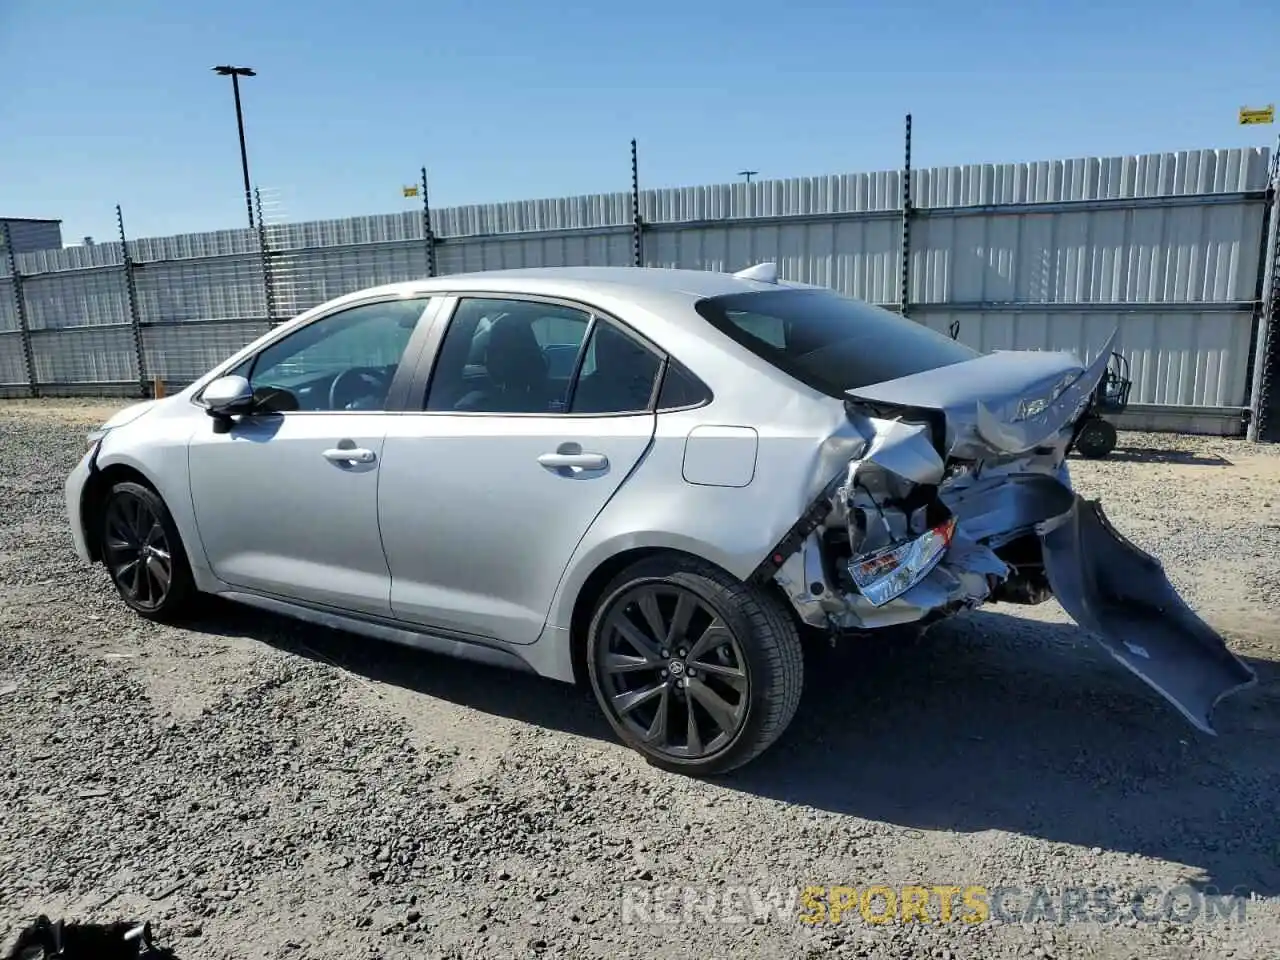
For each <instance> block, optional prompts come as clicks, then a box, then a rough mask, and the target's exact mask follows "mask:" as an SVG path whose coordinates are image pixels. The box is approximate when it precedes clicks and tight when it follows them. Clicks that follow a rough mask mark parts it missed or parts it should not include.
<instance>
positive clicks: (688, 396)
mask: <svg viewBox="0 0 1280 960" xmlns="http://www.w3.org/2000/svg"><path fill="white" fill-rule="evenodd" d="M710 399H711V391H710V390H708V389H707V386H706V384H704V383H703V382H702V381H701V380H699V379H698V378H697V377H695V376H694V375H693V374H692V373H689V372H688V371H687V370H685V369H684V368H683V367H681V366H679V365H678V364H676V362H675V361H674V360H673V361H671V362H669V363H668V364H667V373H666V376H664V377H663V378H662V390H661V391H660V392H659V393H658V409H659V410H678V409H680V408H681V407H696V406H698V405H699V404H701V403H706V402H708V401H709V400H710Z"/></svg>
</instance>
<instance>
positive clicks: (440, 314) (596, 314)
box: [406, 288, 711, 420]
mask: <svg viewBox="0 0 1280 960" xmlns="http://www.w3.org/2000/svg"><path fill="white" fill-rule="evenodd" d="M439 296H440V307H439V309H438V310H437V312H436V314H435V318H434V323H433V326H432V329H431V333H430V336H429V337H427V338H426V339H425V340H424V342H423V346H422V350H421V351H420V353H419V355H418V359H417V363H416V369H415V371H414V375H413V379H412V380H411V381H409V387H408V395H407V397H406V404H407V405H408V406H409V407H410V409H409V410H408V411H407V412H409V413H416V414H421V415H424V416H437V417H440V416H443V417H526V418H527V417H572V418H575V419H579V420H581V419H597V420H598V419H602V418H605V417H638V416H649V415H652V414H655V413H666V412H668V409H671V410H675V409H680V410H685V409H689V410H692V409H696V408H697V407H699V406H704V405H705V404H707V403H710V402H711V400H710V398H711V389H710V388H709V387H707V386H706V384H705V382H704V381H703V380H702V379H701V378H700V377H698V376H697V375H696V374H693V373H692V371H690V370H689V367H688V366H687V365H685V364H683V363H680V362H679V361H678V360H677V361H675V362H676V363H677V365H678V366H679V367H680V368H681V370H683V371H685V372H686V373H688V374H689V375H690V376H691V377H692V379H694V380H695V381H696V382H698V383H699V384H701V385H702V387H703V389H704V390H705V392H706V395H707V399H706V400H704V401H702V402H701V403H699V404H695V405H693V406H689V407H679V408H663V409H662V410H658V409H657V402H658V397H659V396H661V394H662V385H663V383H664V382H665V381H666V373H667V366H668V364H669V363H670V362H671V361H672V360H673V359H674V358H672V356H671V355H670V354H669V353H668V352H667V351H666V350H664V349H662V348H661V347H659V346H658V345H657V344H656V343H654V342H653V341H652V340H650V339H649V338H648V337H646V336H645V335H644V334H642V333H640V332H639V331H638V330H636V329H635V327H633V326H631V325H630V324H629V323H627V322H626V321H625V320H621V319H619V318H618V317H617V316H615V315H614V314H612V313H609V312H608V311H605V310H601V309H600V308H599V307H596V306H592V305H591V304H589V303H585V302H583V301H580V300H573V299H571V298H568V297H557V296H553V295H549V294H539V293H522V292H512V291H506V290H504V291H500V292H497V291H488V290H476V289H471V288H456V289H453V290H448V291H442V292H441V293H440V295H439ZM463 300H516V301H520V302H522V303H545V304H547V305H549V306H557V307H567V308H568V309H571V310H577V311H579V312H581V313H583V314H586V316H587V318H588V320H587V330H586V333H585V334H583V337H582V343H581V344H580V345H579V347H578V355H577V356H576V357H575V358H574V365H573V373H572V374H571V376H570V381H569V393H568V396H567V397H566V407H567V406H569V405H571V404H572V403H573V394H574V392H575V391H576V390H577V385H578V376H579V374H580V372H581V369H582V364H583V362H584V361H585V358H586V351H587V349H588V346H589V344H590V342H591V335H592V333H593V332H594V330H595V326H596V321H597V320H602V321H604V322H606V323H610V324H612V325H613V326H615V327H617V328H618V330H619V331H621V332H622V334H623V335H624V336H627V337H630V338H631V339H632V340H634V341H635V342H636V344H638V345H639V346H642V347H644V348H645V349H646V350H648V351H649V352H650V353H652V354H653V355H654V356H656V357H657V358H658V363H659V366H658V374H657V376H655V377H654V386H653V390H652V392H651V393H650V394H649V403H648V406H647V407H646V408H645V409H644V410H627V411H623V412H620V413H571V412H570V411H569V410H567V409H566V410H562V411H559V412H555V411H546V412H535V413H500V412H495V411H490V410H426V409H423V407H424V405H425V404H426V402H427V390H428V389H429V388H430V386H431V381H432V380H433V379H434V378H435V372H436V365H437V364H438V363H439V360H440V354H441V352H442V350H441V348H442V347H443V346H444V339H445V337H446V336H448V333H449V329H450V328H451V327H452V326H453V320H454V317H455V316H456V314H457V311H458V306H459V305H460V304H461V303H462V301H463ZM414 398H417V399H416V402H415V400H414ZM415 406H416V409H414V407H415Z"/></svg>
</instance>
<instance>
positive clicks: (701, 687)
mask: <svg viewBox="0 0 1280 960" xmlns="http://www.w3.org/2000/svg"><path fill="white" fill-rule="evenodd" d="M685 689H686V692H687V693H688V694H689V696H691V697H693V699H695V700H697V701H698V703H699V704H701V705H702V707H703V708H704V709H705V710H706V711H707V713H709V714H710V715H711V719H712V720H714V721H715V722H716V725H717V726H718V727H719V728H720V729H721V730H723V731H724V732H725V733H732V732H733V731H734V729H735V728H736V727H737V725H738V711H739V710H740V709H741V707H740V706H738V707H735V706H734V705H733V704H731V703H729V701H727V700H725V699H724V697H722V696H720V694H718V693H716V692H715V691H714V690H712V689H711V688H710V687H708V686H707V685H706V684H705V683H703V682H702V681H701V680H699V679H697V678H696V677H691V678H690V679H689V686H688V687H686V688H685Z"/></svg>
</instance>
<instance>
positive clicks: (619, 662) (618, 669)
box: [604, 653, 659, 673]
mask: <svg viewBox="0 0 1280 960" xmlns="http://www.w3.org/2000/svg"><path fill="white" fill-rule="evenodd" d="M658 666H659V662H658V661H656V660H650V659H648V658H646V657H629V656H627V655H626V654H625V653H611V654H609V655H608V656H606V657H605V661H604V668H605V670H606V671H608V672H609V673H635V672H636V671H637V670H656V669H658Z"/></svg>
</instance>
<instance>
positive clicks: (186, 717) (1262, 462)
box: [0, 402, 1280, 960]
mask: <svg viewBox="0 0 1280 960" xmlns="http://www.w3.org/2000/svg"><path fill="white" fill-rule="evenodd" d="M100 419H101V416H100V411H98V410H95V409H92V408H90V407H89V406H87V405H85V404H68V403H61V402H59V403H56V404H55V403H45V404H39V405H33V404H3V405H0V446H2V447H3V452H4V458H3V460H2V461H0V936H3V935H4V932H6V931H10V930H12V929H13V928H14V927H16V926H17V925H18V924H19V923H20V922H22V920H23V918H24V917H26V916H28V915H29V914H33V913H35V912H37V911H44V912H47V913H50V914H53V915H64V914H65V915H67V916H82V917H85V918H89V919H98V920H115V919H121V918H134V917H137V918H148V919H151V920H152V921H153V923H154V924H155V926H156V932H157V934H158V936H159V937H160V938H161V940H162V942H165V943H168V944H171V945H173V946H174V947H176V949H177V950H178V952H179V955H180V956H181V957H182V958H184V960H187V958H215V957H306V958H311V957H326V958H327V957H333V958H339V957H341V958H353V957H387V958H390V957H458V958H463V957H465V958H473V957H486V956H493V957H624V956H647V957H679V956H700V957H710V956H761V957H773V956H779V957H818V956H842V957H859V956H862V957H904V958H905V957H933V958H978V957H982V958H988V957H1054V958H1059V957H1072V956H1085V955H1089V956H1101V957H1117V958H1118V957H1130V956H1142V957H1150V958H1157V957H1192V956H1228V955H1232V953H1231V952H1232V951H1234V955H1235V956H1238V957H1250V956H1265V955H1268V951H1271V954H1272V955H1274V953H1275V951H1277V950H1280V901H1277V899H1276V898H1277V895H1280V826H1278V825H1277V818H1276V816H1275V811H1276V809H1277V801H1278V800H1280V751H1278V750H1277V747H1278V746H1280V713H1278V711H1277V707H1278V706H1280V695H1278V694H1280V669H1277V666H1276V660H1277V658H1280V599H1277V598H1278V597H1280V593H1278V592H1277V587H1280V548H1277V547H1276V546H1275V544H1276V542H1277V533H1278V532H1280V470H1278V469H1277V468H1278V467H1280V456H1277V453H1278V452H1277V451H1268V450H1266V449H1265V448H1249V447H1247V446H1246V445H1244V444H1243V443H1240V442H1234V441H1218V440H1202V439H1189V438H1175V437H1168V436H1138V435H1132V434H1129V435H1123V436H1122V438H1121V449H1120V450H1119V451H1118V455H1117V456H1116V457H1115V458H1114V459H1111V460H1106V461H1102V462H1099V463H1089V462H1083V461H1073V464H1072V471H1073V475H1074V476H1075V478H1076V482H1077V484H1078V485H1079V486H1080V487H1081V488H1082V489H1083V490H1084V492H1086V493H1087V494H1089V495H1095V496H1100V497H1102V498H1103V499H1104V502H1105V503H1106V505H1107V507H1108V512H1109V514H1110V516H1111V517H1112V518H1113V520H1115V522H1116V523H1117V525H1118V526H1119V527H1120V528H1121V529H1122V530H1123V531H1125V532H1126V533H1128V534H1130V535H1131V536H1132V537H1133V539H1135V541H1137V542H1138V543H1139V544H1140V545H1142V546H1144V547H1146V548H1148V549H1151V550H1152V551H1153V552H1155V553H1156V554H1157V555H1159V556H1160V557H1161V558H1162V559H1163V560H1164V561H1165V563H1166V565H1167V567H1168V569H1169V571H1170V573H1171V576H1173V578H1174V580H1175V581H1176V582H1177V583H1178V584H1179V586H1180V587H1181V588H1182V589H1184V591H1185V592H1186V593H1187V594H1188V596H1189V597H1190V599H1192V600H1193V602H1194V603H1195V604H1196V605H1197V607H1198V608H1199V609H1200V610H1201V611H1202V612H1203V613H1204V615H1205V616H1206V617H1207V618H1208V619H1209V620H1210V621H1211V622H1213V623H1214V624H1215V625H1217V626H1218V627H1219V628H1220V629H1222V630H1223V631H1224V632H1225V633H1226V634H1227V635H1228V637H1229V638H1230V639H1231V641H1232V644H1233V646H1235V647H1236V649H1238V650H1239V651H1240V652H1241V653H1242V654H1244V655H1245V656H1248V657H1250V658H1251V659H1252V660H1253V662H1254V665H1255V667H1256V668H1257V670H1258V672H1259V676H1260V680H1261V683H1260V684H1259V686H1258V688H1257V689H1255V690H1253V691H1250V692H1248V693H1246V694H1244V695H1242V696H1240V697H1238V698H1236V699H1234V700H1232V701H1229V702H1227V703H1226V704H1224V705H1223V706H1222V708H1221V709H1220V712H1219V716H1218V721H1219V728H1220V731H1221V734H1222V735H1221V736H1220V737H1219V738H1217V739H1216V740H1214V739H1210V738H1206V737H1202V736H1200V735H1198V734H1197V733H1196V732H1195V731H1194V730H1192V729H1191V728H1189V727H1188V726H1186V725H1185V724H1184V723H1183V721H1182V720H1181V719H1180V718H1179V717H1178V716H1176V714H1175V713H1174V712H1173V711H1172V710H1171V709H1169V708H1168V707H1167V706H1166V705H1165V704H1164V702H1163V701H1162V700H1160V699H1159V698H1158V697H1156V696H1155V695H1154V694H1151V693H1150V692H1149V691H1147V690H1146V688H1145V687H1144V686H1143V685H1142V684H1140V683H1139V682H1137V681H1136V680H1134V679H1133V678H1132V677H1130V676H1128V675H1127V674H1126V673H1125V672H1124V671H1122V670H1119V669H1118V668H1116V667H1115V666H1113V665H1112V664H1111V663H1110V662H1109V661H1108V660H1107V658H1106V657H1105V656H1104V655H1102V654H1101V653H1100V652H1099V650H1098V649H1097V648H1096V647H1095V646H1094V645H1093V644H1092V643H1091V642H1089V641H1088V640H1087V638H1084V637H1082V636H1081V635H1080V634H1079V632H1078V631H1076V630H1075V629H1074V627H1072V626H1070V624H1068V623H1066V622H1065V621H1064V618H1063V617H1062V615H1061V613H1060V611H1057V609H1056V607H1055V606H1054V605H1052V604H1049V605H1046V606H1045V607H1043V608H1035V609H1033V610H1026V609H1019V608H1011V607H993V608H990V609H989V610H984V611H981V612H978V613H975V614H972V615H970V616H966V617H964V618H961V619H958V620H956V621H955V622H952V623H947V624H944V625H942V626H940V627H939V628H938V629H937V630H936V631H934V632H931V633H930V635H929V636H928V637H927V638H926V639H925V640H924V641H923V642H922V643H921V644H919V645H916V646H912V647H910V648H906V647H895V646H893V645H891V644H887V643H877V642H874V641H873V642H869V643H867V644H866V645H864V646H862V647H860V648H858V649H838V650H834V651H830V650H814V651H811V652H810V658H811V664H810V669H809V671H808V676H809V684H808V687H807V688H806V692H805V696H804V700H803V702H802V703H801V707H800V712H799V714H798V715H797V717H796V720H795V722H794V723H793V724H792V727H791V729H790V730H789V731H788V733H787V734H786V735H785V736H784V738H783V740H782V741H780V742H779V743H778V744H777V746H776V747H775V748H774V749H773V750H771V751H770V752H769V753H767V754H766V755H765V756H764V757H762V758H760V759H759V760H758V761H757V762H756V763H754V764H752V765H751V766H749V767H748V768H746V769H745V770H743V771H741V772H740V773H738V774H736V775H734V776H732V777H729V778H726V779H724V780H722V781H718V782H715V783H708V782H698V781H692V780H686V779H682V778H680V777H676V776H672V775H669V774H664V773H661V772H659V771H656V770H654V769H652V768H650V767H647V766H646V765H645V764H643V763H642V762H641V761H640V760H639V759H638V758H637V757H636V756H635V755H634V754H632V753H631V752H629V751H627V750H625V749H623V748H622V747H621V746H619V745H618V744H617V743H616V742H614V740H613V739H612V738H611V737H610V736H609V733H608V729H607V727H606V725H605V724H604V722H603V720H602V719H600V718H599V717H598V716H597V715H596V712H595V708H594V705H593V703H592V702H591V700H590V698H589V697H588V696H586V695H585V694H583V693H582V692H581V691H575V690H572V689H570V688H567V687H562V686H560V685H557V684H554V683H551V682H545V681H540V680H537V679H534V678H530V677H526V676H519V675H514V674H509V673H506V672H503V671H500V670H493V669H487V668H482V667H478V666H474V665H470V664H465V663H461V662H458V661H449V660H443V659H440V658H434V657H428V656H425V655H422V654H419V653H415V652H413V651H406V650H400V649H396V648H391V647H386V646H381V645H378V644H374V643H372V642H371V641H365V640H361V639H359V638H355V637H348V636H344V635H340V634H335V633H331V632H328V631H323V630H317V629H315V628H312V627H309V626H304V625H301V624H295V623H291V622H287V621H284V620H281V619H278V618H273V617H265V616H262V615H259V614H257V613H254V612H251V611H247V610H241V609H238V608H233V607H230V606H229V605H221V606H215V607H214V609H213V611H212V613H211V614H210V615H209V616H208V617H206V618H205V619H204V620H202V621H201V622H200V623H199V624H198V625H197V626H196V628H195V629H188V630H178V629H173V628H167V627H159V626H154V625H151V624H148V623H145V622H143V621H141V620H139V619H137V618H136V617H133V616H131V615H130V614H128V613H127V611H126V610H125V608H124V607H123V606H122V605H121V604H119V603H118V602H117V601H116V599H115V597H114V594H113V593H112V591H111V589H110V586H109V584H108V582H107V580H106V578H105V576H104V575H103V573H102V572H101V571H100V570H96V569H94V570H91V569H86V568H84V567H83V566H82V565H81V564H80V563H79V562H78V561H77V560H76V558H75V557H74V555H73V554H72V552H71V549H70V542H69V538H68V535H67V532H66V525H65V523H66V522H65V518H64V516H63V512H62V511H63V507H62V499H61V492H62V483H63V480H64V478H65V475H66V472H67V471H68V470H69V469H70V467H71V465H72V464H73V463H74V461H75V459H76V458H77V457H78V456H79V455H80V453H81V451H82V449H83V435H84V430H85V429H86V428H88V427H91V426H93V425H94V423H95V422H96V421H98V420H100ZM1214 458H1218V459H1214ZM1219 459H1225V460H1227V461H1230V463H1228V464H1223V463H1221V462H1218V460H1219ZM1139 461H1141V462H1139ZM1206 504H1207V505H1208V509H1205V508H1204V505H1206ZM875 883H885V884H890V885H899V886H900V885H902V884H912V883H923V884H925V885H929V886H931V885H935V884H954V885H957V886H965V885H971V884H982V885H986V886H988V887H995V886H999V885H1014V886H1022V887H1029V886H1031V885H1036V884H1039V885H1044V886H1046V887H1047V888H1049V889H1051V890H1055V891H1057V890H1061V889H1062V888H1064V887H1071V886H1081V885H1083V886H1089V887H1094V886H1099V885H1104V884H1109V885H1113V886H1115V887H1117V888H1120V889H1123V890H1132V889H1134V888H1136V887H1141V886H1143V885H1145V884H1154V885H1156V886H1157V887H1161V888H1164V889H1167V888H1171V887H1174V886H1176V885H1178V884H1180V883H1190V884H1193V885H1204V884H1211V885H1215V886H1217V887H1220V888H1224V889H1229V888H1231V887H1234V886H1237V885H1238V886H1239V887H1240V888H1241V889H1242V890H1244V891H1246V892H1248V893H1250V894H1251V895H1252V896H1254V897H1255V899H1253V900H1251V901H1250V902H1249V903H1248V905H1247V906H1248V915H1247V918H1246V920H1245V922H1244V923H1243V924H1240V923H1235V922H1225V921H1221V920H1218V921H1215V922H1210V921H1207V920H1204V919H1203V918H1201V919H1198V920H1195V921H1193V922H1190V923H1177V922H1172V921H1169V920H1167V919H1166V920H1158V919H1157V920H1152V921H1151V922H1136V921H1129V920H1125V919H1123V918H1121V919H1117V920H1116V921H1114V922H1111V923H1105V924H1094V923H1090V924H1084V923H1074V924H1069V925H1059V924H1054V923H1049V922H1043V921H1041V922H1035V923H1020V922H990V923H982V924H974V925H968V924H963V923H954V922H953V923H933V924H927V925H926V924H918V923H914V924H900V923H893V924H886V925H878V924H871V923H867V922H865V921H864V920H863V919H862V918H861V917H860V916H858V915H857V914H856V912H855V914H854V915H853V916H852V917H848V918H846V919H845V920H844V921H843V922H841V923H839V924H819V925H815V926H808V925H805V924H803V923H800V922H798V920H797V919H796V916H797V914H798V913H799V908H795V909H792V910H790V911H787V910H783V911H782V913H781V914H774V915H771V916H770V917H769V919H767V920H764V921H762V922H752V920H751V918H750V917H748V918H746V922H741V923H729V922H715V920H714V919H713V920H707V919H705V918H704V917H703V916H702V915H701V914H699V913H697V912H696V911H695V912H694V913H693V915H692V918H691V919H690V920H689V921H688V922H676V923H660V922H655V921H652V919H651V920H650V922H647V923H646V922H640V921H637V922H630V923H624V922H623V919H624V918H623V911H622V903H623V897H624V893H625V892H626V891H630V892H631V893H630V895H631V896H633V897H635V898H638V901H637V902H656V901H657V900H659V899H661V898H663V897H667V898H670V897H673V896H674V897H676V898H677V899H676V901H675V902H677V903H678V902H679V897H681V896H683V895H684V893H683V892H684V891H685V890H686V888H687V889H688V890H690V891H692V895H696V896H698V897H701V898H702V899H701V900H700V901H699V902H700V903H702V904H704V905H705V904H707V903H712V904H713V906H714V905H715V904H719V905H720V906H723V903H724V901H723V899H716V898H722V897H723V896H724V895H725V891H726V890H727V889H728V888H730V887H735V888H742V889H743V890H745V891H746V892H747V895H748V897H750V895H751V893H750V891H751V890H754V891H755V892H756V895H761V894H762V893H765V892H767V891H768V890H769V889H770V888H774V889H776V890H779V891H782V892H785V891H786V890H787V889H789V888H790V889H798V888H801V887H805V886H808V885H819V886H827V887H829V886H832V885H850V886H855V887H865V886H867V885H869V884H875ZM708 898H710V899H708ZM716 909H719V908H718V907H716ZM714 912H715V910H714V909H713V910H712V913H714ZM725 915H726V914H725V912H724V911H721V913H720V914H718V916H719V917H720V918H721V919H723V917H724V916H725ZM631 919H633V920H634V919H635V918H634V917H632V918H631ZM677 919H678V918H677Z"/></svg>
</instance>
